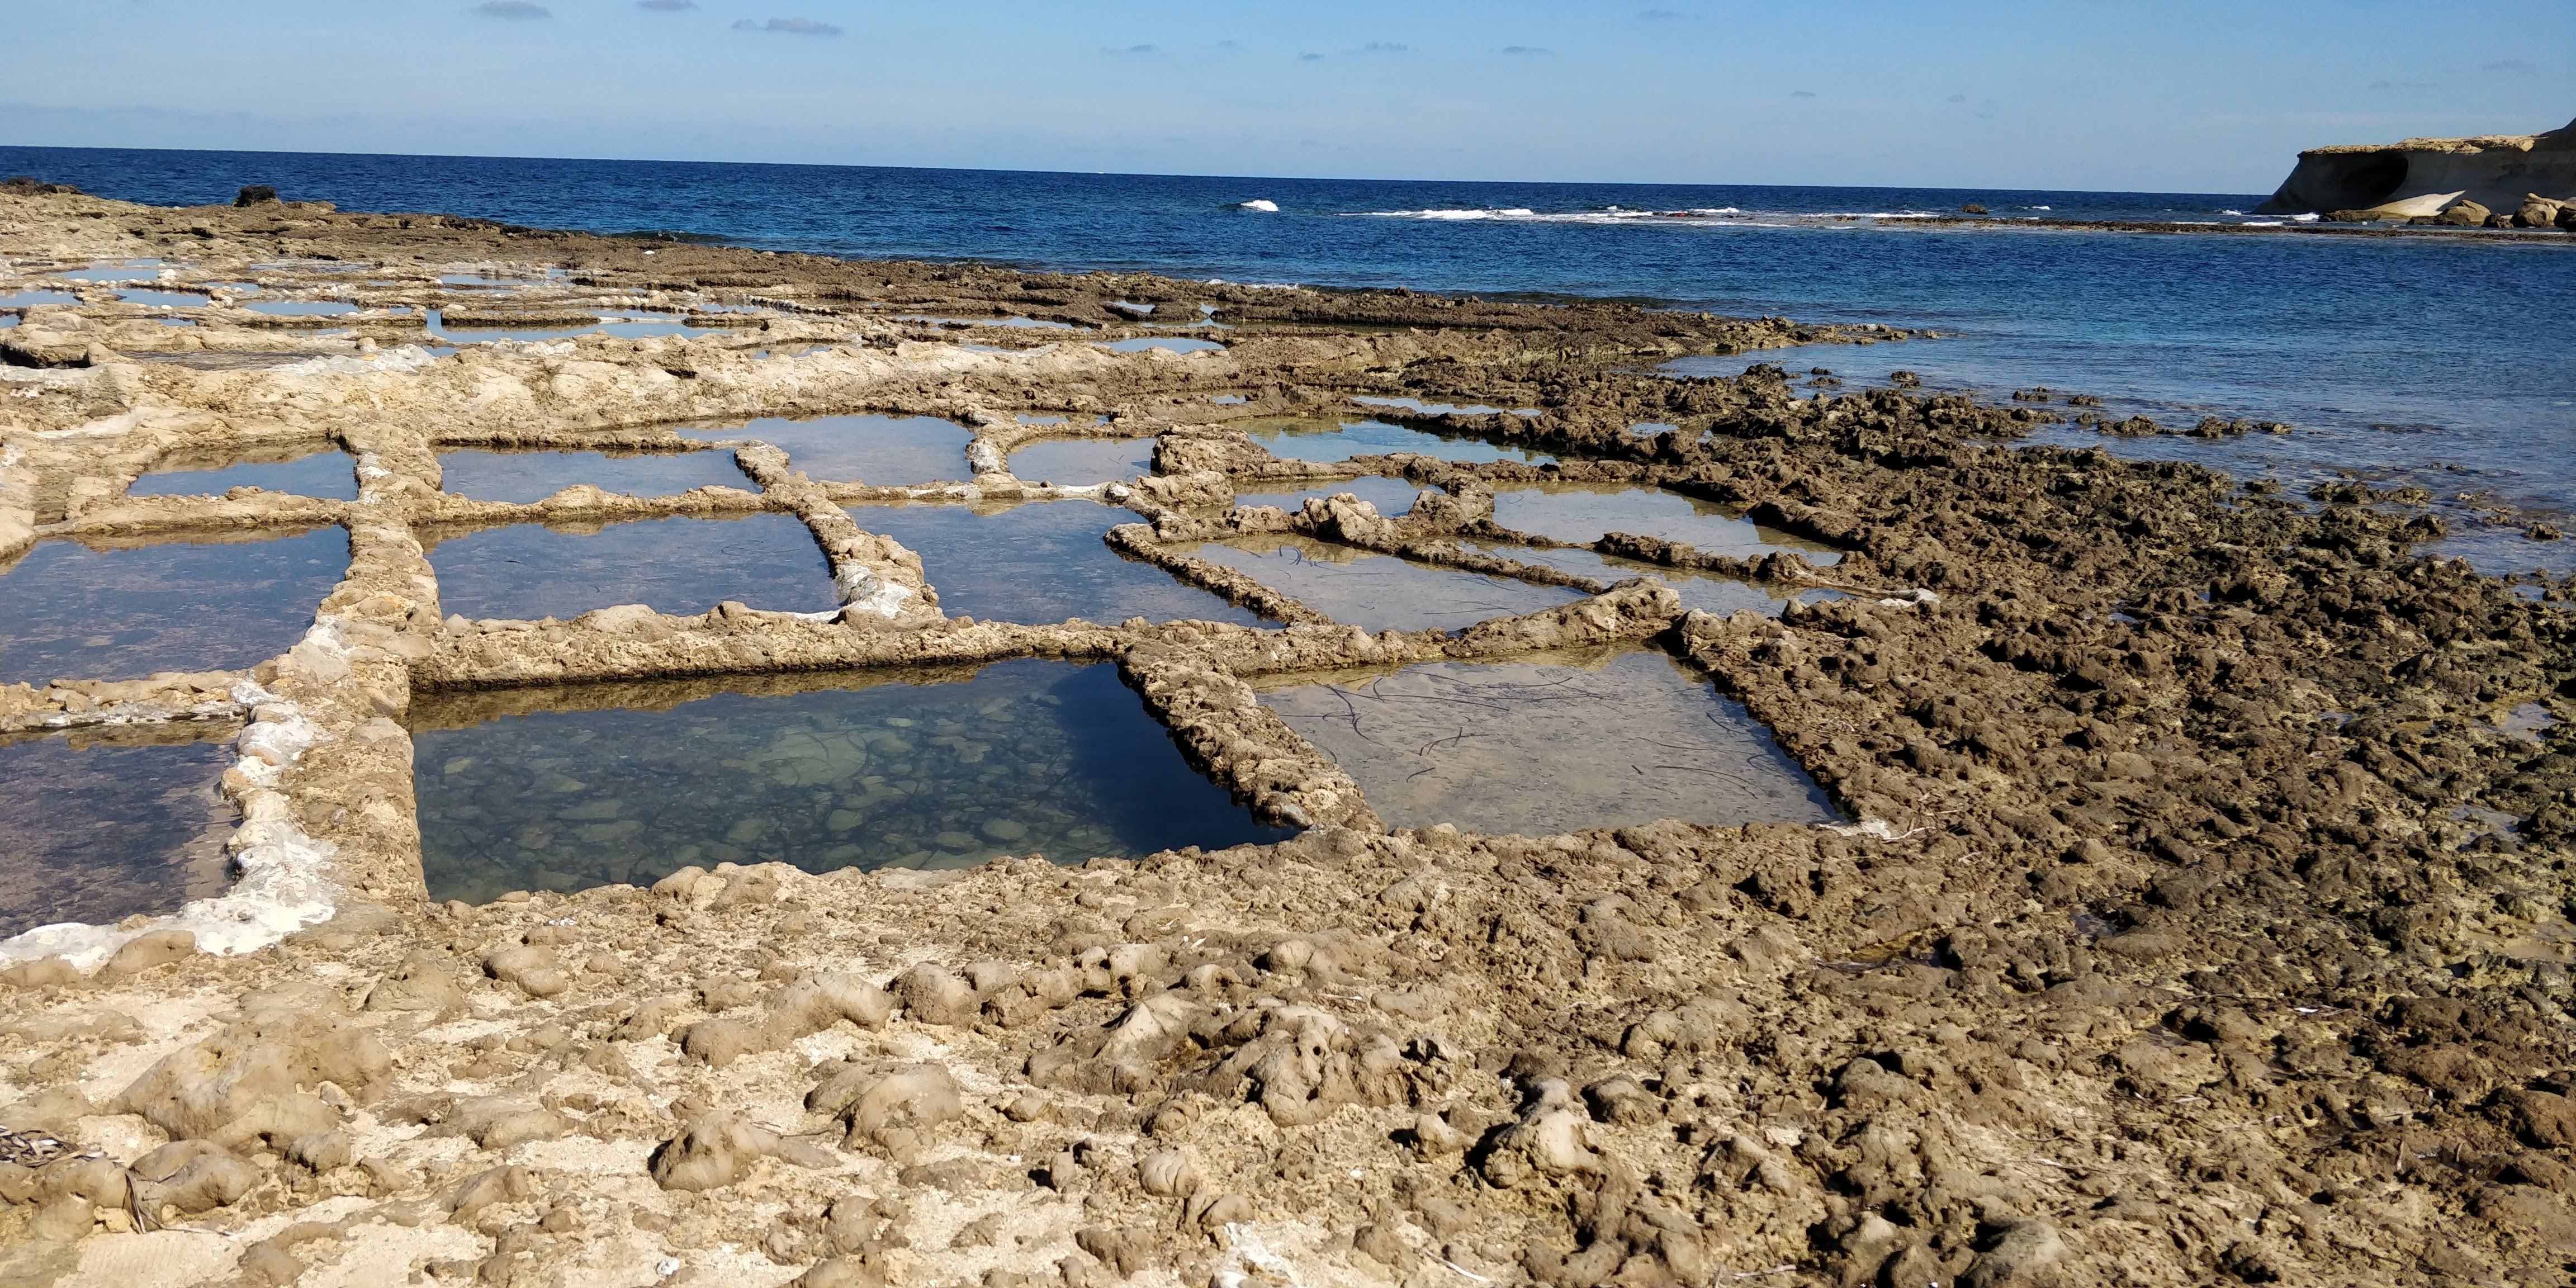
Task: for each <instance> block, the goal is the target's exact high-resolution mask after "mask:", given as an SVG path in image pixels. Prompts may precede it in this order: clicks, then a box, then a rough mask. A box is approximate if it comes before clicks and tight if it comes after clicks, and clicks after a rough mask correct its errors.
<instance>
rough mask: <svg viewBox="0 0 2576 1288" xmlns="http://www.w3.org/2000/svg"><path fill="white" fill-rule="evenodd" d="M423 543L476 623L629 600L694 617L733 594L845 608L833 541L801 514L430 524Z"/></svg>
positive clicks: (769, 603) (771, 604) (444, 595)
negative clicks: (442, 528)
mask: <svg viewBox="0 0 2576 1288" xmlns="http://www.w3.org/2000/svg"><path fill="white" fill-rule="evenodd" d="M421 545H422V546H423V547H424V548H425V550H426V551H427V553H428V555H429V563H430V567H431V568H433V569H435V570H436V571H437V574H438V601H439V606H440V610H441V611H442V612H445V613H448V614H450V615H454V614H460V613H461V614H463V615H464V616H466V617H470V618H477V619H482V618H502V619H534V618H540V617H549V616H551V617H554V618H557V619H559V620H566V621H569V620H570V619H572V618H575V617H578V616H580V615H582V614H583V613H587V612H589V611H591V610H592V609H597V608H609V607H612V606H615V605H618V604H649V605H651V606H652V607H653V608H654V609H656V610H657V611H660V612H665V613H672V614H678V615H686V614H690V613H703V612H705V611H707V610H708V609H710V608H714V607H715V606H716V605H718V604H721V603H723V602H724V601H726V600H736V601H739V602H741V603H743V604H747V605H749V606H751V607H753V608H760V609H767V610H770V611H774V612H800V613H807V612H826V611H829V610H831V609H833V608H836V607H838V599H837V597H836V595H835V593H834V590H833V586H832V572H831V567H830V565H829V564H827V563H826V562H825V561H824V558H823V548H822V547H821V546H819V545H817V544H815V541H814V534H813V532H812V531H811V530H809V529H807V528H806V526H805V525H804V524H803V523H802V522H800V521H798V520H797V519H796V518H795V517H794V516H791V515H784V514H752V515H744V516H742V517H740V518H696V517H684V518H672V519H639V520H636V521H634V522H630V523H614V524H608V525H605V526H599V525H572V524H565V525H559V526H546V525H540V524H534V523H514V524H511V525H509V526H507V527H500V528H484V529H480V530H477V531H473V532H462V533H453V534H441V533H438V532H435V531H424V532H422V533H421Z"/></svg>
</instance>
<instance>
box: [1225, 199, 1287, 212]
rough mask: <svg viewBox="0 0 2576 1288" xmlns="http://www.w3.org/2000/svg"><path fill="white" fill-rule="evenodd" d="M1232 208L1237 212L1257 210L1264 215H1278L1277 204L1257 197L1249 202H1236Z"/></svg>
mask: <svg viewBox="0 0 2576 1288" xmlns="http://www.w3.org/2000/svg"><path fill="white" fill-rule="evenodd" d="M1234 208H1235V209H1237V210H1258V211H1260V212H1261V213H1263V214H1265V215H1275V214H1278V213H1279V203H1278V202H1275V201H1270V200H1267V199H1265V198H1259V197H1256V198H1254V199H1252V200H1250V201H1238V202H1236V203H1234Z"/></svg>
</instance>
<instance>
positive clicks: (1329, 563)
mask: <svg viewBox="0 0 2576 1288" xmlns="http://www.w3.org/2000/svg"><path fill="white" fill-rule="evenodd" d="M1189 553H1191V554H1193V555H1196V556H1198V557H1199V558H1201V559H1204V560H1206V561H1208V562H1209V563H1212V564H1219V565H1222V566H1224V567H1227V568H1232V569H1234V570H1236V571H1238V572H1242V573H1245V574H1247V575H1249V576H1250V577H1251V578H1252V579H1253V580H1255V581H1257V582H1260V583H1261V584H1262V585H1264V586H1268V587H1269V588H1271V589H1272V590H1275V591H1278V592H1279V593H1281V594H1283V595H1287V596H1289V597H1290V598H1292V599H1295V600H1297V601H1298V602H1300V603H1303V604H1304V605H1305V606H1306V607H1308V608H1311V609H1314V610H1315V611H1316V612H1319V613H1322V614H1324V615H1325V616H1327V617H1330V618H1332V619H1333V620H1334V621H1337V622H1341V623H1343V624H1344V625H1348V626H1357V627H1359V628H1360V629H1362V630H1365V631H1372V632H1374V631H1428V630H1441V631H1456V630H1463V629H1465V628H1467V627H1470V626H1473V625H1475V624H1476V623H1478V622H1482V621H1488V620H1491V619H1493V618H1497V617H1517V616H1520V615H1521V614H1523V613H1535V612H1539V611H1542V610H1544V609H1549V608H1554V607H1556V606H1557V605H1559V604H1563V603H1568V602H1571V601H1573V600H1577V599H1581V598H1583V592H1582V591H1579V590H1573V589H1570V588H1568V587H1564V586H1537V585H1532V584H1530V583H1529V582H1525V581H1518V580H1515V579H1513V578H1510V577H1489V576H1486V575H1484V574H1482V573H1474V572H1466V571H1463V570H1460V569H1456V568H1442V567H1437V566H1435V565H1431V564H1418V563H1414V562H1413V561H1411V560H1409V559H1400V558H1397V557H1396V556H1394V555H1380V554H1371V553H1369V552H1367V551H1364V550H1355V549H1352V548H1351V547H1349V546H1338V545H1334V544H1332V543H1330V542H1324V541H1317V540H1314V539H1313V538H1311V537H1298V536H1287V535H1279V536H1262V537H1246V538H1244V539H1242V540H1240V541H1233V542H1226V543H1217V542H1210V543H1208V544H1205V545H1200V546H1194V547H1192V548H1191V549H1190V551H1189Z"/></svg>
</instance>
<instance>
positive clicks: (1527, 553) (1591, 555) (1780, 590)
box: [1470, 542, 1846, 617]
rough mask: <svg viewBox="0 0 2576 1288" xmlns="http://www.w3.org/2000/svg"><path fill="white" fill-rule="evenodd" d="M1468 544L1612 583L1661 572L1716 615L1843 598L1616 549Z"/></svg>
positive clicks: (1774, 611) (1686, 601)
mask: <svg viewBox="0 0 2576 1288" xmlns="http://www.w3.org/2000/svg"><path fill="white" fill-rule="evenodd" d="M1470 545H1471V548H1473V549H1475V550H1477V551H1479V552H1481V553H1484V554H1489V555H1492V556H1494V557H1495V558H1497V559H1517V560H1519V561H1520V562H1522V563H1526V564H1537V565H1538V566H1540V567H1542V568H1554V569H1556V570H1557V571H1559V572H1570V573H1573V574H1574V575H1576V576H1578V577H1590V578H1592V579H1593V580H1595V581H1601V582H1611V583H1616V582H1621V581H1626V580H1627V579H1628V578H1630V577H1655V578H1659V579H1661V580H1662V581H1663V583H1664V584H1665V585H1667V586H1670V587H1672V588H1673V591H1674V593H1676V594H1678V595H1680V596H1681V597H1682V607H1684V608H1695V609H1698V610H1699V611H1701V612H1703V613H1714V614H1716V615H1717V616H1719V617H1726V616H1730V615H1732V614H1735V613H1738V612H1742V611H1746V610H1751V611H1753V612H1756V613H1760V614H1762V615H1763V616H1765V617H1778V616H1779V615H1780V614H1781V612H1782V611H1783V610H1784V609H1786V608H1787V607H1788V606H1789V604H1790V603H1791V602H1792V601H1795V602H1797V603H1802V604H1817V603H1823V602H1825V601H1826V600H1832V599H1842V598H1846V596H1845V595H1844V593H1843V592H1842V591H1839V590H1829V589H1826V588H1824V587H1813V588H1810V589H1806V590H1796V591H1793V590H1790V589H1788V588H1787V587H1784V586H1775V585H1769V584H1762V585H1756V584H1754V583H1752V582H1746V581H1737V580H1735V579H1734V578H1732V577H1718V576H1714V575H1708V574H1702V573H1695V572H1691V571H1689V570H1687V569H1682V568H1666V567H1664V566H1662V565H1660V564H1650V563H1647V562H1645V561H1643V560H1638V559H1621V558H1618V557H1617V556H1614V555H1604V554H1598V553H1595V552H1593V551H1590V550H1583V549H1579V548H1578V549H1565V548H1557V549H1552V550H1541V549H1538V548H1536V547H1534V546H1506V545H1498V544H1495V543H1492V542H1473V543H1470Z"/></svg>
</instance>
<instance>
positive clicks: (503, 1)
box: [474, 0, 555, 18]
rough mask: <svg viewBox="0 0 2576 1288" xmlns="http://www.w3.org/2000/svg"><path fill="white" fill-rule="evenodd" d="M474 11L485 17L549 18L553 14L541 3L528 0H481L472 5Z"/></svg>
mask: <svg viewBox="0 0 2576 1288" xmlns="http://www.w3.org/2000/svg"><path fill="white" fill-rule="evenodd" d="M474 12H476V13H479V14H481V15H483V16H484V17H486V18H551V17H553V16H555V15H554V11H553V10H551V9H548V8H546V7H545V6H544V5H541V4H529V3H528V0H483V3H481V4H478V5H476V6H474Z"/></svg>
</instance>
